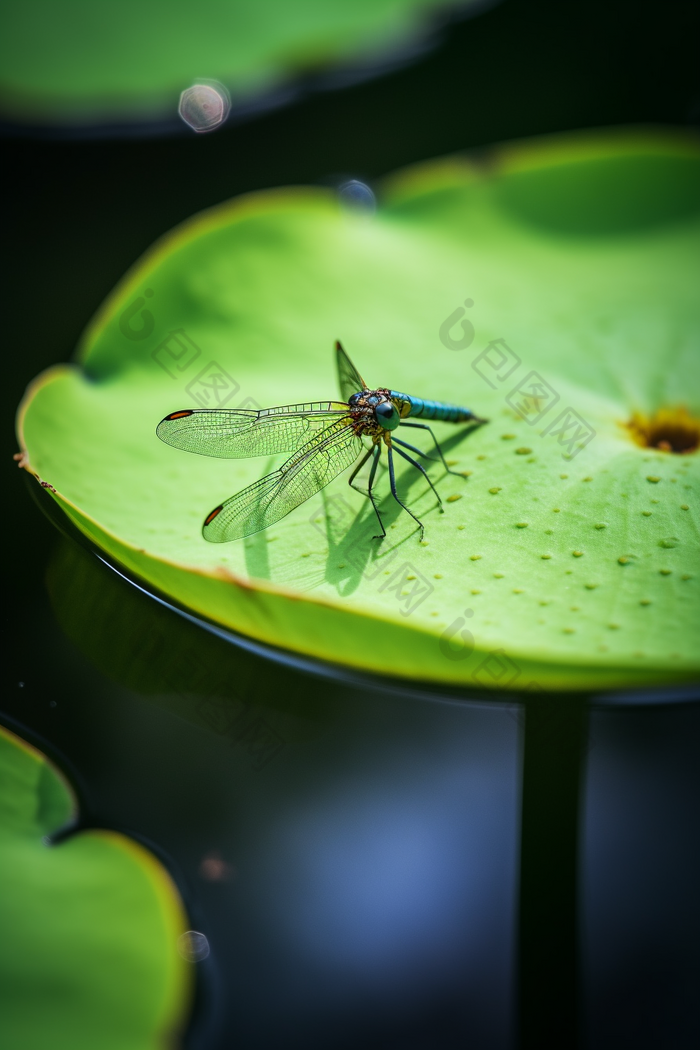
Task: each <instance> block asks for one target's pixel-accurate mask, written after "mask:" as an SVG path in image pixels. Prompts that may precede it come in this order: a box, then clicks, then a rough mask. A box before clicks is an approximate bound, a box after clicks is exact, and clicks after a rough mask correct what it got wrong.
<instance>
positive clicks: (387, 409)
mask: <svg viewBox="0 0 700 1050" xmlns="http://www.w3.org/2000/svg"><path fill="white" fill-rule="evenodd" d="M374 414H375V416H376V417H377V422H378V423H379V425H380V426H382V427H384V429H385V430H396V428H397V426H398V425H399V423H400V422H401V417H400V415H399V413H398V410H397V408H396V406H395V405H394V404H393V403H392V402H391V401H382V402H381V404H379V405H377V406H376V408H375V409H374Z"/></svg>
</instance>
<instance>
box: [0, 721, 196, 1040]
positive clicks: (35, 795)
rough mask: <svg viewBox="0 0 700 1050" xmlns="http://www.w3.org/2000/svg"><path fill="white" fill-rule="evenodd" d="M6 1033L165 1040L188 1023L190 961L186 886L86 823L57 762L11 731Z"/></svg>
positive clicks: (2, 741)
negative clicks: (186, 955)
mask: <svg viewBox="0 0 700 1050" xmlns="http://www.w3.org/2000/svg"><path fill="white" fill-rule="evenodd" d="M0 779H1V781H2V790H1V791H0V843H1V845H0V852H2V858H3V861H2V869H3V892H2V895H1V896H0V913H1V916H2V919H1V921H2V930H3V935H2V942H1V944H0V980H1V983H2V988H3V1008H2V1017H3V1020H2V1029H3V1040H4V1042H5V1044H6V1045H7V1046H12V1047H22V1048H23V1050H34V1048H36V1050H40V1048H41V1050H44V1048H45V1047H47V1046H51V1047H56V1048H57V1050H63V1048H65V1050H81V1048H83V1047H85V1048H86V1050H94V1048H95V1047H97V1046H99V1047H100V1048H101V1050H102V1048H104V1050H110V1048H114V1050H123V1048H124V1047H126V1046H128V1047H133V1048H134V1050H138V1048H143V1050H146V1048H149V1050H150V1048H155V1047H157V1046H163V1045H164V1044H165V1042H166V1040H169V1039H171V1038H172V1037H173V1035H174V1034H175V1033H177V1032H178V1031H179V1030H180V1029H181V1028H182V1026H183V1021H184V1018H185V1016H186V1013H187V1010H188V1007H189V1003H190V1000H191V995H192V989H191V968H190V967H189V966H188V964H187V963H185V962H184V961H183V959H181V958H180V956H179V955H178V953H177V950H176V943H177V939H178V937H179V936H181V935H182V934H183V933H184V932H185V931H186V929H187V926H186V922H185V914H184V911H183V907H182V903H181V901H180V898H179V895H178V893H177V890H176V889H175V887H174V885H173V883H172V882H171V880H170V878H169V876H168V875H167V873H166V872H165V871H164V869H163V868H162V867H161V865H160V863H159V862H158V861H157V860H156V859H155V858H154V857H153V856H152V855H151V854H150V853H149V852H148V851H147V850H146V849H144V848H143V846H140V845H139V844H138V843H136V842H134V841H133V840H132V839H129V838H127V837H126V836H125V835H122V834H118V833H116V832H113V831H103V830H86V831H81V832H79V833H74V834H72V835H70V836H68V837H67V838H64V839H62V840H60V841H58V842H55V843H52V842H51V840H50V838H48V836H51V835H52V834H53V833H55V832H56V831H57V830H58V829H60V828H61V827H63V826H65V825H66V824H69V823H71V822H72V821H74V820H75V818H76V815H77V806H76V800H75V796H74V795H73V792H72V790H71V788H70V786H69V785H68V783H67V782H66V781H65V779H64V778H63V777H62V776H61V774H60V773H58V771H57V770H56V769H55V768H54V767H53V766H52V765H51V763H50V762H48V760H47V759H46V757H45V756H44V755H43V754H41V753H40V752H39V751H37V750H36V749H35V748H33V747H31V746H30V745H29V744H26V743H25V742H24V741H22V740H20V739H19V737H17V736H15V734H14V733H11V732H9V731H8V730H5V729H3V728H1V727H0Z"/></svg>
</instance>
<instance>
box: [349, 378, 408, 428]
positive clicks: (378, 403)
mask: <svg viewBox="0 0 700 1050" xmlns="http://www.w3.org/2000/svg"><path fill="white" fill-rule="evenodd" d="M348 405H349V406H350V412H351V414H352V418H353V423H354V424H355V429H356V432H357V433H359V434H378V433H381V432H382V431H385V430H395V429H396V427H397V426H398V425H399V423H400V422H401V416H400V415H399V411H398V409H397V408H396V405H395V404H394V402H393V401H392V400H391V398H390V397H389V391H388V390H383V389H382V390H361V391H359V392H358V393H357V394H352V395H351V397H350V398H349V399H348Z"/></svg>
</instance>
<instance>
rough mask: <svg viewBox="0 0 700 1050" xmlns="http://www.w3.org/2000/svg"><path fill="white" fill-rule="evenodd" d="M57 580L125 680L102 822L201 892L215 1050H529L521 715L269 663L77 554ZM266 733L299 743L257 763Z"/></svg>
mask: <svg viewBox="0 0 700 1050" xmlns="http://www.w3.org/2000/svg"><path fill="white" fill-rule="evenodd" d="M48 584H49V591H50V594H51V597H52V602H53V605H54V609H55V613H56V616H57V617H58V619H59V622H60V623H61V626H62V628H63V630H64V631H65V632H66V633H67V634H68V635H69V636H70V637H71V639H72V640H73V641H74V642H75V644H76V645H77V646H78V647H79V648H80V649H81V650H82V652H84V653H85V655H86V657H87V658H88V660H89V661H90V662H91V663H92V664H93V665H96V666H98V667H99V668H100V670H101V672H102V673H103V674H105V675H108V676H109V677H110V678H111V679H112V680H113V681H116V682H119V683H120V685H121V687H122V688H121V691H119V692H118V693H115V694H114V698H113V700H112V701H111V708H112V714H111V715H109V718H110V724H109V726H105V727H104V728H103V730H102V731H101V734H100V737H95V736H94V735H93V738H92V740H91V741H90V743H89V746H91V747H92V748H93V749H94V748H95V747H96V746H98V747H99V746H100V740H101V737H102V736H104V737H105V738H108V740H109V745H110V747H111V749H112V750H113V753H114V755H115V759H114V761H113V763H112V767H111V768H107V769H105V770H104V773H103V774H102V775H103V776H104V783H103V784H101V785H99V790H98V795H99V797H100V799H101V801H100V808H101V809H102V810H109V811H110V815H111V816H112V818H113V819H118V820H119V822H120V823H125V824H128V825H129V826H132V827H134V826H135V827H137V828H138V829H139V830H141V831H142V832H143V833H144V834H147V835H149V836H152V837H154V838H156V840H157V841H158V843H159V844H160V845H161V846H163V847H164V848H165V849H166V850H167V851H168V852H169V853H170V854H171V856H172V857H174V858H175V860H176V862H177V863H178V864H179V865H180V866H181V868H182V869H183V870H184V873H185V875H186V877H187V878H188V879H189V880H190V883H191V885H192V886H194V887H196V893H195V895H194V897H193V898H192V899H191V900H190V902H189V903H190V906H194V907H195V911H196V913H197V914H196V916H192V921H193V925H195V929H196V930H201V931H203V935H204V936H206V938H207V943H208V945H210V947H211V957H210V958H209V959H208V960H207V962H206V964H205V966H206V967H210V969H211V966H212V965H213V966H214V967H215V968H216V973H217V974H218V981H219V985H220V994H219V1004H220V1011H221V1017H222V1021H221V1025H220V1035H219V1036H218V1037H216V1038H214V1037H211V1036H209V1037H208V1041H207V1042H206V1043H205V1044H201V1045H202V1050H204V1048H205V1047H206V1050H213V1048H218V1047H221V1048H223V1047H228V1046H230V1045H231V1043H232V1042H233V1041H234V1040H235V1041H236V1042H237V1043H240V1045H248V1046H251V1045H255V1046H260V1047H267V1046H270V1047H272V1046H279V1045H280V1042H281V1041H284V1045H290V1046H296V1045H299V1046H301V1045H303V1046H304V1047H319V1048H321V1047H327V1046H328V1045H340V1046H343V1045H345V1044H346V1043H347V1044H348V1045H349V1044H350V1042H353V1041H356V1040H357V1039H361V1040H362V1042H363V1043H364V1044H365V1045H366V1046H369V1047H374V1046H380V1045H381V1046H384V1045H386V1044H387V1042H389V1043H390V1044H391V1043H392V1042H394V1044H395V1043H396V1041H399V1042H401V1043H402V1045H403V1043H404V1042H405V1041H406V1040H409V1042H410V1040H411V1039H412V1038H413V1035H414V1034H416V1033H419V1035H418V1038H419V1040H421V1039H422V1040H423V1042H426V1045H428V1043H429V1045H435V1046H449V1045H452V1043H453V1041H454V1039H455V1038H459V1039H464V1040H468V1041H471V1042H474V1043H475V1044H476V1045H479V1046H483V1047H488V1048H490V1047H493V1048H494V1050H495V1048H501V1047H503V1048H505V1047H508V1046H510V1045H511V1042H512V1023H513V1010H512V1004H513V999H514V989H513V975H514V945H515V902H516V897H517V894H516V879H517V842H518V834H517V828H518V817H519V814H518V806H519V803H518V735H519V729H520V727H519V725H518V723H517V720H516V719H514V718H513V717H512V712H511V711H510V710H509V709H506V708H504V707H501V706H499V705H495V704H494V705H493V706H492V707H490V708H489V707H486V706H484V705H482V706H476V705H474V706H472V705H470V704H468V703H441V702H439V701H438V702H434V701H433V702H426V700H425V698H421V697H420V696H419V695H418V694H413V695H412V694H410V693H409V692H403V693H401V692H398V691H397V692H391V691H389V690H388V689H387V690H386V691H382V689H381V684H379V685H377V686H376V687H370V685H369V684H367V685H366V686H360V685H358V684H357V683H348V682H345V681H343V680H342V679H338V680H337V681H334V680H330V679H328V678H326V679H324V678H320V677H312V676H310V675H306V674H302V673H300V672H298V671H295V670H293V669H291V668H288V667H281V666H273V665H271V664H270V663H269V661H265V660H262V659H261V658H260V657H257V656H255V655H254V654H249V653H246V652H243V651H241V650H238V649H235V648H234V647H233V646H232V645H230V644H227V643H226V642H224V641H223V640H222V639H221V638H218V637H216V636H214V635H209V634H208V633H207V632H204V631H202V630H201V629H199V628H197V627H196V626H195V625H193V624H191V623H189V622H187V621H186V620H184V619H182V618H181V617H179V616H178V615H177V614H175V613H174V612H173V611H171V610H169V609H166V608H162V607H160V606H158V605H157V603H155V602H153V601H152V600H149V599H148V598H147V597H145V596H144V595H142V594H140V593H139V592H138V591H137V590H135V589H134V588H132V587H130V586H129V585H128V584H126V583H125V582H124V581H123V580H121V579H120V578H119V577H117V576H116V575H114V574H113V573H112V572H111V571H110V570H108V569H107V568H106V567H105V566H103V565H101V564H100V563H99V561H98V560H97V559H96V558H94V556H92V555H90V554H88V553H87V552H85V551H83V550H80V549H79V548H77V547H75V546H74V545H73V544H69V543H66V542H63V543H62V544H61V545H60V546H59V548H58V550H57V552H56V554H55V556H54V558H53V559H52V562H51V565H50V567H49V572H48ZM144 699H145V700H147V703H146V704H144V703H143V700H144ZM87 703H88V704H89V705H92V706H94V696H93V695H91V696H90V697H89V698H88V700H87ZM100 704H101V706H103V707H105V706H109V703H108V701H107V698H106V691H105V690H104V689H103V695H102V697H101V699H100ZM103 716H104V711H103ZM173 716H175V717H173ZM261 722H262V723H263V725H264V727H267V729H266V730H265V732H264V733H263V735H261V729H260V723H261ZM256 725H257V727H258V728H257V730H256V731H255V732H254V731H253V729H251V727H255V726H256ZM265 734H267V735H265ZM270 735H274V736H275V737H276V738H278V739H279V740H281V741H282V745H283V746H281V747H279V748H278V749H277V750H276V751H275V752H274V754H273V756H272V757H271V758H270V759H269V760H268V761H264V762H260V761H259V758H260V755H261V751H260V749H261V748H262V749H263V752H264V747H265V746H266V745H265V741H266V740H269V737H270ZM115 763H116V767H115ZM126 771H128V776H126ZM96 776H97V779H99V776H100V773H98V774H97V775H96ZM198 972H199V967H198ZM290 1033H293V1034H292V1035H290ZM192 1045H193V1046H194V1045H197V1046H199V1044H192Z"/></svg>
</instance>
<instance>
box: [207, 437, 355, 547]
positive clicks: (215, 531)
mask: <svg viewBox="0 0 700 1050" xmlns="http://www.w3.org/2000/svg"><path fill="white" fill-rule="evenodd" d="M363 451H364V446H363V444H362V439H361V438H359V437H358V436H357V435H356V434H355V432H354V431H353V428H352V426H349V425H348V423H347V421H346V420H344V419H340V420H337V421H336V422H335V423H331V425H330V426H329V427H326V429H325V430H324V431H322V432H321V433H320V434H318V435H316V437H314V438H312V439H311V441H309V442H307V444H306V445H304V447H303V448H300V449H299V451H298V452H296V453H295V454H294V455H293V456H292V457H291V458H290V459H288V460H287V462H286V463H284V464H283V465H282V466H281V467H280V469H279V470H275V471H273V472H272V474H268V475H267V476H266V477H264V478H261V479H260V481H256V482H254V483H253V484H252V485H249V486H248V487H247V488H245V489H242V490H241V491H240V492H238V493H236V495H235V496H231V499H228V500H226V502H225V503H223V504H222V505H221V506H220V507H215V508H214V510H213V511H212V512H211V513H210V514H209V515H208V516H207V518H206V521H205V522H204V526H203V527H202V535H203V536H204V539H205V540H209V541H210V542H211V543H226V542H228V540H239V539H241V538H242V537H243V536H250V535H252V533H254V532H260V530H261V529H266V528H267V527H268V525H273V524H274V523H275V522H276V521H279V520H280V518H283V517H284V516H285V514H289V512H290V510H294V508H295V507H298V506H299V504H300V503H303V502H304V501H305V500H307V499H310V497H311V496H314V495H315V494H316V493H317V492H318V491H319V490H320V489H322V488H323V487H324V486H325V485H327V484H328V483H329V482H330V481H332V480H333V478H335V477H337V475H338V474H340V472H341V471H342V470H345V469H346V467H349V466H351V465H352V464H353V463H354V462H355V460H356V459H357V457H358V456H359V454H360V453H361V452H363Z"/></svg>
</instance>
